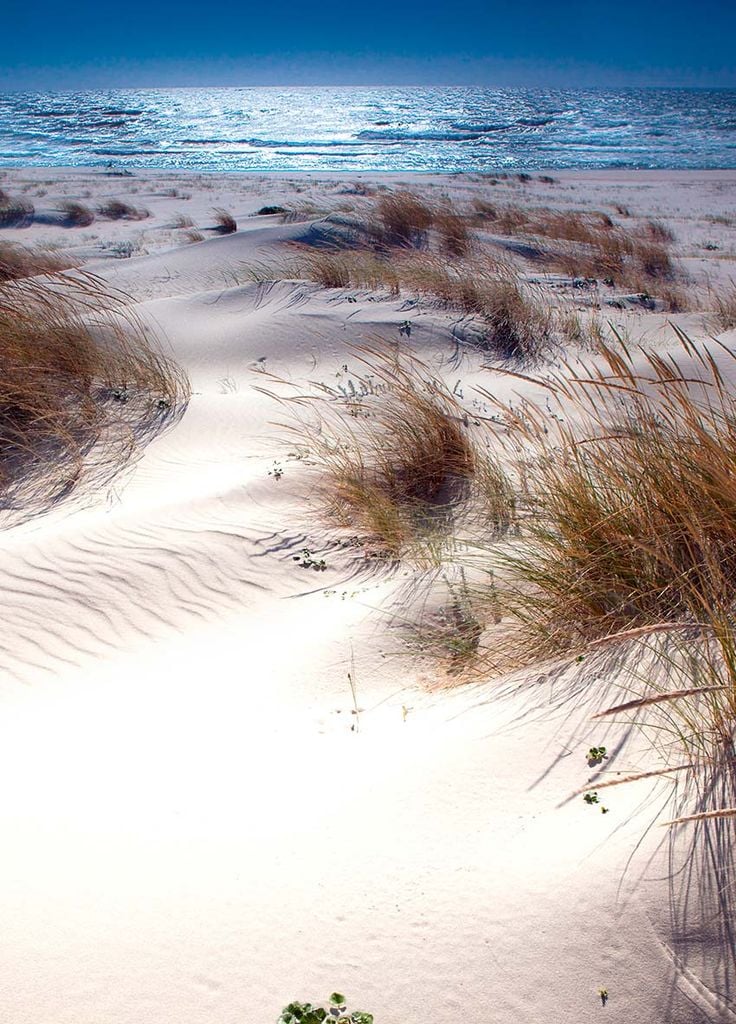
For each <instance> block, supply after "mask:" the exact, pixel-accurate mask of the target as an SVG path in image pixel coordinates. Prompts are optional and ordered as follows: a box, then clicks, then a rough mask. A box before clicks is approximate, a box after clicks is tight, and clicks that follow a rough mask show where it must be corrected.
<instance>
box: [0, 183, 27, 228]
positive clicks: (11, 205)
mask: <svg viewBox="0 0 736 1024" xmlns="http://www.w3.org/2000/svg"><path fill="white" fill-rule="evenodd" d="M34 213H35V209H34V206H33V203H32V202H31V201H30V200H29V199H21V198H20V197H18V196H10V195H8V193H7V192H5V191H3V189H0V228H18V227H26V226H27V225H28V224H30V223H31V221H32V220H33V215H34Z"/></svg>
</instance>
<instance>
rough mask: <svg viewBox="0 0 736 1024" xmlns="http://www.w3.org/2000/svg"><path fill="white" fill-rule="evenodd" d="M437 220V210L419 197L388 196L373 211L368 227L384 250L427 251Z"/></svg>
mask: <svg viewBox="0 0 736 1024" xmlns="http://www.w3.org/2000/svg"><path fill="white" fill-rule="evenodd" d="M434 217H435V211H434V209H433V208H432V207H431V206H430V205H429V204H428V203H427V202H425V201H424V200H423V199H421V198H420V197H419V196H418V195H415V193H413V192H406V191H397V192H384V193H382V194H381V195H380V196H379V197H378V199H377V200H376V202H375V203H374V204H373V206H372V207H371V217H370V219H369V220H368V227H369V229H370V231H371V234H372V236H373V240H374V243H375V244H377V245H379V246H381V247H383V248H386V249H391V248H423V247H424V246H425V245H426V244H427V237H428V231H429V229H430V228H431V226H432V224H433V222H434Z"/></svg>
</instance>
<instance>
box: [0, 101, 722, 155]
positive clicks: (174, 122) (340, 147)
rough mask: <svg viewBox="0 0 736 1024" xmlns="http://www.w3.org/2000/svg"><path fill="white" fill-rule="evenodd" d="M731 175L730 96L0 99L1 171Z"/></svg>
mask: <svg viewBox="0 0 736 1024" xmlns="http://www.w3.org/2000/svg"><path fill="white" fill-rule="evenodd" d="M110 163H111V164H113V165H114V166H115V167H118V168H125V167H131V168H133V167H138V168H143V167H147V168H163V169H172V170H174V169H190V170H201V171H444V172H450V173H452V172H460V171H464V172H469V171H479V172H488V171H493V170H498V171H504V170H516V171H520V170H527V169H528V170H540V169H557V168H604V167H648V168H733V167H736V90H733V89H719V90H687V89H624V90H609V89H601V90H572V89H550V90H543V89H487V88H413V89H412V88H313V87H309V88H308V87H303V88H242V89H233V88H227V89H140V90H138V89H112V90H109V91H99V90H97V91H83V92H13V93H0V167H2V166H6V167H7V166H19V165H26V166H28V165H36V166H49V167H51V166H67V165H69V166H100V165H105V164H110Z"/></svg>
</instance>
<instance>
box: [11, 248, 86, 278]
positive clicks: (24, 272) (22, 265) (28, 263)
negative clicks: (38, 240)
mask: <svg viewBox="0 0 736 1024" xmlns="http://www.w3.org/2000/svg"><path fill="white" fill-rule="evenodd" d="M73 265H74V261H73V260H71V259H69V258H68V257H67V256H61V255H59V254H58V253H55V252H51V251H49V250H46V249H29V248H26V246H24V245H16V244H15V243H13V242H0V284H1V283H3V282H5V281H13V280H16V279H18V278H21V277H36V276H37V275H38V274H54V273H58V272H59V271H60V270H68V269H69V268H71V267H72V266H73Z"/></svg>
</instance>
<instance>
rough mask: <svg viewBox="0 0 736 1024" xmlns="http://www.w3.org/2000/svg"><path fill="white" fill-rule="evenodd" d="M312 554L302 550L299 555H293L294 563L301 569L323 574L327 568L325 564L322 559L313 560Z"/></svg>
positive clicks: (305, 549)
mask: <svg viewBox="0 0 736 1024" xmlns="http://www.w3.org/2000/svg"><path fill="white" fill-rule="evenodd" d="M312 554H313V552H312V551H310V550H309V548H302V553H301V554H300V555H294V556H293V557H294V561H295V562H296V563H297V564H298V565H299V566H300V567H301V568H302V569H314V571H315V572H324V571H325V569H326V568H327V562H325V560H324V558H313V557H312Z"/></svg>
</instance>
